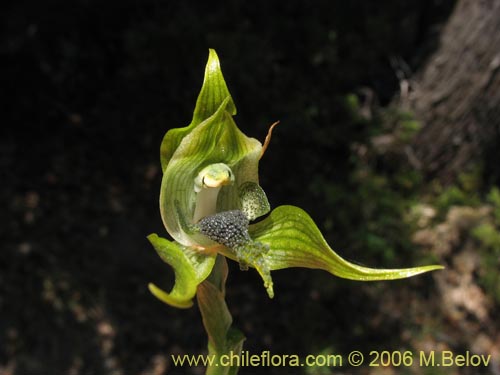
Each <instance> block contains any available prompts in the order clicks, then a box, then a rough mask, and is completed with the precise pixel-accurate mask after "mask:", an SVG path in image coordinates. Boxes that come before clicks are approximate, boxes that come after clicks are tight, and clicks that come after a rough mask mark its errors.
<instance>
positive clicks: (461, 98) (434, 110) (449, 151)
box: [410, 0, 500, 183]
mask: <svg viewBox="0 0 500 375" xmlns="http://www.w3.org/2000/svg"><path fill="white" fill-rule="evenodd" d="M499 71H500V0H459V1H458V3H457V4H456V6H455V9H454V10H453V12H452V14H451V16H450V18H449V19H448V22H447V24H446V26H445V27H444V29H443V30H442V32H441V35H440V43H439V47H438V48H437V50H436V51H435V52H434V53H433V54H432V55H431V56H430V58H429V59H428V60H427V63H426V64H425V65H424V67H423V69H422V70H421V71H420V72H419V73H417V79H416V85H415V91H414V92H413V95H411V97H410V106H411V108H412V109H413V110H414V112H415V114H416V116H417V119H419V120H420V121H421V122H422V124H423V128H422V130H421V131H420V132H419V134H417V136H416V137H415V139H414V142H413V145H412V146H413V150H414V152H415V155H416V157H417V158H418V160H419V161H420V163H421V166H422V169H423V170H424V172H425V173H426V174H427V176H429V177H437V178H439V179H440V180H441V181H442V182H444V183H449V182H451V181H453V180H454V178H455V177H456V176H457V174H458V173H460V172H461V171H463V170H464V168H467V166H468V165H469V164H472V163H478V162H483V161H486V162H487V160H491V157H492V156H493V157H497V161H495V162H494V164H499V162H500V159H498V156H499V155H500V153H499V151H498V149H499V147H498V146H499V145H500V142H499V138H500V137H499V134H500V73H499Z"/></svg>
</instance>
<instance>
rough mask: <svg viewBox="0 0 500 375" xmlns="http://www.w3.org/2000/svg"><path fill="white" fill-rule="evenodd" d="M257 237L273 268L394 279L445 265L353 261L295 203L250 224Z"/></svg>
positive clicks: (252, 234)
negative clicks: (392, 266)
mask: <svg viewBox="0 0 500 375" xmlns="http://www.w3.org/2000/svg"><path fill="white" fill-rule="evenodd" d="M250 235H251V237H252V239H253V240H254V241H259V242H262V243H264V244H267V245H268V246H269V247H270V250H269V252H268V253H267V256H266V258H267V262H268V266H269V268H270V269H271V270H278V269H283V268H289V267H305V268H317V269H323V270H325V271H328V272H330V273H331V274H333V275H335V276H339V277H342V278H345V279H351V280H361V281H372V280H394V279H401V278H406V277H411V276H415V275H418V274H420V273H424V272H428V271H433V270H438V269H442V268H444V267H442V266H439V265H430V266H422V267H414V268H403V269H375V268H368V267H363V266H359V265H356V264H353V263H351V262H349V261H347V260H345V259H343V258H342V257H340V256H339V255H338V254H337V253H335V252H334V251H333V250H332V249H331V248H330V246H329V245H328V243H327V242H326V241H325V239H324V238H323V235H322V234H321V232H320V230H319V229H318V227H317V226H316V224H315V223H314V221H313V220H312V219H311V217H310V216H309V215H308V214H307V213H306V212H305V211H303V210H302V209H300V208H298V207H295V206H280V207H277V208H276V209H275V210H273V211H272V212H271V214H270V215H269V216H268V217H267V218H266V219H265V220H263V221H261V222H259V223H257V224H254V225H251V226H250Z"/></svg>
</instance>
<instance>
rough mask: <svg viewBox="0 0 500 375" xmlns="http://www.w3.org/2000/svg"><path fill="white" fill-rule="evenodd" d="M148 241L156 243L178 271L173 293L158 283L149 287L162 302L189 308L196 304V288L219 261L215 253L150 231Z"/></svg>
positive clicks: (164, 257)
mask: <svg viewBox="0 0 500 375" xmlns="http://www.w3.org/2000/svg"><path fill="white" fill-rule="evenodd" d="M148 240H149V241H150V242H151V244H152V245H153V246H154V248H155V250H156V251H157V252H158V255H160V257H161V258H162V259H163V260H164V261H165V262H166V263H168V264H169V265H170V266H172V268H173V269H174V272H175V284H174V287H173V288H172V290H171V291H170V293H167V292H164V291H163V290H161V289H160V288H158V287H157V286H156V285H154V284H152V283H150V284H149V285H148V287H149V290H150V291H151V293H153V295H154V296H155V297H157V298H158V299H159V300H160V301H162V302H165V303H167V304H169V305H171V306H174V307H179V308H188V307H191V306H192V305H193V301H192V299H193V297H194V296H195V294H196V288H197V287H198V285H199V284H200V283H201V282H202V281H203V280H205V279H206V278H207V277H208V275H209V274H210V271H211V270H212V268H213V266H214V263H215V255H209V254H204V253H201V252H200V251H195V250H192V249H189V248H186V247H184V246H181V245H179V244H178V243H176V242H171V241H168V240H166V239H164V238H161V237H158V235H156V234H150V235H149V236H148Z"/></svg>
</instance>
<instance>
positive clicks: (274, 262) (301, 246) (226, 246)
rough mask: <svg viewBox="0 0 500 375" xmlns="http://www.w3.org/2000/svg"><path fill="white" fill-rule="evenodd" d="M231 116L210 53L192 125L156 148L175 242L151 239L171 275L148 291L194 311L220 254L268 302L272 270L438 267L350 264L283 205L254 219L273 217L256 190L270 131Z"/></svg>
mask: <svg viewBox="0 0 500 375" xmlns="http://www.w3.org/2000/svg"><path fill="white" fill-rule="evenodd" d="M235 114H236V107H235V105H234V103H233V100H232V98H231V95H230V94H229V91H228V88H227V86H226V83H225V81H224V77H223V75H222V72H221V69H220V63H219V59H218V57H217V54H216V53H215V51H214V50H210V52H209V57H208V63H207V66H206V70H205V79H204V82H203V86H202V89H201V92H200V94H199V97H198V100H197V102H196V107H195V110H194V114H193V119H192V121H191V123H190V124H189V125H188V126H187V127H183V128H177V129H171V130H169V131H168V132H167V134H166V135H165V137H164V139H163V142H162V144H161V150H160V153H161V165H162V170H163V180H162V183H161V192H160V212H161V217H162V220H163V222H164V224H165V227H166V229H167V232H168V233H169V234H170V236H171V237H172V238H173V241H169V240H167V239H164V238H161V237H159V236H157V235H156V234H151V235H150V236H148V239H149V241H150V242H151V243H152V245H153V246H154V248H155V249H156V251H157V252H158V254H159V255H160V257H161V258H162V259H163V260H164V261H165V262H166V263H168V264H169V265H170V266H172V268H173V270H174V272H175V284H174V286H173V288H172V290H171V291H170V292H169V293H167V292H165V291H163V290H161V289H160V288H158V287H157V286H155V285H154V284H149V289H150V291H151V292H152V293H153V294H154V295H155V296H156V297H157V298H159V299H160V300H161V301H163V302H165V303H167V304H169V305H172V306H175V307H179V308H188V307H190V306H192V304H193V298H194V297H195V295H196V293H197V290H199V288H200V285H201V284H202V283H203V282H204V280H206V279H207V277H208V276H209V275H210V273H211V271H212V269H213V268H214V265H215V264H216V257H217V256H218V254H221V255H223V256H225V257H226V258H229V259H232V260H235V261H237V262H239V264H240V268H241V269H242V270H246V269H248V268H254V269H255V270H257V272H258V273H259V274H260V276H261V277H262V279H263V282H264V287H265V289H266V290H267V293H268V295H269V297H271V298H272V297H273V296H274V289H273V282H272V278H271V271H274V270H278V269H283V268H288V267H306V268H314V269H322V270H325V271H328V272H330V273H331V274H333V275H336V276H339V277H342V278H347V279H352V280H361V281H369V280H392V279H399V278H405V277H410V276H414V275H417V274H420V273H423V272H427V271H432V270H437V269H441V268H442V267H441V266H438V265H430V266H424V267H415V268H405V269H373V268H367V267H362V266H359V265H356V264H353V263H351V262H348V261H347V260H345V259H343V258H342V257H340V256H339V255H338V254H337V253H335V252H334V251H333V250H332V249H331V248H330V246H329V245H328V243H327V242H326V241H325V239H324V238H323V236H322V234H321V232H320V230H319V229H318V227H317V226H316V224H315V223H314V221H313V220H312V219H311V217H310V216H309V215H308V214H307V213H306V212H304V211H303V210H301V209H300V208H298V207H294V206H280V207H277V208H276V209H274V210H273V211H272V212H271V213H270V214H269V215H268V216H267V217H266V218H265V219H263V220H261V221H258V220H256V219H259V218H260V217H262V216H264V215H266V214H268V213H269V212H270V205H269V202H268V200H267V198H266V195H265V193H264V190H263V189H262V188H261V187H260V185H259V177H258V164H259V160H260V158H261V156H262V155H263V153H264V151H265V149H266V148H267V145H268V143H269V140H270V137H271V131H272V127H271V129H270V131H269V134H268V137H266V140H265V142H264V145H263V144H262V143H261V142H259V141H258V140H256V139H254V138H249V137H247V136H246V135H245V134H243V133H242V132H241V131H240V130H239V129H238V127H237V126H236V124H235V122H234V120H233V116H234V115H235ZM210 285H212V284H210ZM204 288H205V289H207V287H206V285H205V287H204ZM219 289H220V288H219ZM221 290H222V289H220V293H222V295H223V291H221Z"/></svg>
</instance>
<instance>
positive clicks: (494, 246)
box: [0, 0, 500, 375]
mask: <svg viewBox="0 0 500 375" xmlns="http://www.w3.org/2000/svg"><path fill="white" fill-rule="evenodd" d="M479 3H480V4H479ZM498 3H499V2H498V1H484V2H471V1H466V0H464V1H458V5H457V2H456V1H452V0H426V1H421V0H412V1H405V2H401V1H392V0H385V1H377V2H370V1H360V0H356V1H341V0H338V1H337V0H334V1H332V0H329V1H326V0H325V1H310V2H307V1H296V0H293V1H288V2H268V1H260V0H257V1H253V2H244V1H232V2H230V1H225V2H221V3H218V4H215V3H211V2H200V3H199V4H196V5H195V4H194V2H187V1H186V2H173V1H161V0H145V1H137V0H135V1H133V0H123V1H121V2H102V1H93V0H79V1H77V0H76V1H60V0H47V1H43V2H41V1H17V2H12V1H11V2H9V1H6V2H2V4H1V5H0V9H1V11H0V17H1V26H0V27H1V41H0V61H1V62H0V66H1V69H0V82H1V88H2V100H1V101H0V103H1V105H0V108H1V109H2V111H1V118H2V119H1V124H2V125H1V127H0V128H1V130H0V171H1V176H2V184H1V186H0V202H1V211H0V224H1V225H0V238H1V242H0V243H1V258H0V374H2V375H8V374H9V375H10V374H15V375H24V374H71V375H73V374H92V375H93V374H96V375H98V374H145V375H151V374H157V375H160V374H166V373H168V374H201V373H203V369H202V368H187V367H186V368H182V369H176V368H174V367H173V365H172V363H171V360H170V354H172V353H189V354H197V353H204V352H205V351H206V337H205V333H204V331H203V327H202V323H201V318H200V316H199V312H198V310H197V308H196V307H195V308H192V309H189V310H177V309H174V308H171V307H168V306H165V305H163V304H161V303H160V302H158V301H157V300H156V299H155V298H154V297H153V296H151V295H150V294H149V292H148V291H147V288H146V286H147V283H148V282H150V281H153V282H155V283H156V284H157V285H160V286H162V287H163V288H164V289H166V290H168V289H169V288H170V287H171V285H172V284H173V272H172V270H171V269H170V268H169V267H168V266H167V265H165V264H164V263H163V262H162V261H161V260H160V258H159V257H158V256H157V254H156V253H155V251H154V250H153V248H152V247H151V246H150V245H149V243H148V242H147V240H146V238H145V237H146V235H148V234H149V233H152V232H156V233H158V234H160V235H166V233H165V230H164V228H163V227H162V224H161V219H160V216H159V210H158V194H159V187H160V180H161V169H160V164H159V146H160V142H161V140H162V137H163V135H164V133H165V132H166V131H167V130H168V129H170V128H172V127H180V126H185V125H187V124H188V123H189V122H190V119H191V115H192V110H193V109H194V104H195V101H196V97H197V94H198V91H199V89H200V87H201V83H202V79H203V71H204V65H205V63H206V59H207V56H208V48H214V49H216V51H217V52H218V54H219V57H220V59H221V64H222V69H223V72H224V75H225V78H226V81H227V83H228V86H229V89H230V91H231V93H232V95H233V98H234V100H235V102H236V105H237V108H238V114H237V116H236V118H235V119H236V123H237V124H238V125H239V126H240V128H241V129H242V130H243V131H244V132H245V133H246V134H248V135H250V136H253V137H255V138H258V139H260V140H263V139H264V137H265V135H266V132H267V128H268V126H269V125H270V124H271V123H273V122H274V121H276V120H280V121H281V124H280V125H279V127H278V128H276V129H275V132H274V136H273V140H272V143H271V145H270V148H269V149H268V151H267V153H266V155H265V157H264V158H263V159H262V161H261V167H260V176H261V185H262V186H263V188H264V189H265V191H266V192H267V194H268V196H269V200H270V202H271V204H272V206H273V207H276V206H278V205H281V204H294V205H297V206H300V207H302V208H304V209H305V210H306V211H308V212H309V213H310V215H311V216H312V217H313V218H314V220H315V221H316V222H317V224H318V226H319V227H320V228H321V230H322V231H323V232H324V234H325V237H326V238H327V239H328V241H329V243H330V244H331V245H332V247H333V248H334V249H336V250H337V251H338V252H339V254H341V255H342V256H344V257H346V258H347V259H350V260H352V261H355V262H359V263H361V264H365V265H369V266H374V267H387V268H388V267H402V266H413V265H420V264H426V263H430V262H439V263H442V264H445V265H447V266H448V268H447V270H446V271H442V272H440V273H439V274H438V273H435V274H426V275H423V276H419V277H416V278H413V279H409V280H401V281H394V282H377V283H367V284H363V283H359V282H352V281H346V280H341V279H338V278H335V277H333V276H331V275H329V274H327V273H325V272H322V271H315V270H305V269H289V270H284V271H279V272H274V273H273V278H274V281H275V291H276V297H275V298H274V299H273V300H269V299H268V298H267V295H266V293H265V290H264V289H263V288H262V285H261V284H262V283H261V280H260V279H259V277H258V275H257V273H256V272H252V271H250V272H240V271H239V269H238V266H237V265H234V264H230V275H229V280H228V304H229V307H230V309H231V312H232V314H233V316H234V319H235V325H236V326H237V327H240V328H241V330H242V331H243V332H244V333H245V335H246V336H247V341H246V343H245V349H248V350H249V351H250V352H252V353H260V352H261V351H263V350H270V351H271V352H272V353H274V354H279V353H282V354H295V353H296V354H299V355H306V354H310V353H312V354H317V353H326V354H328V353H348V352H349V351H351V350H361V351H364V352H366V353H368V351H369V350H414V351H416V350H425V351H430V350H444V349H448V350H454V351H457V352H460V351H465V350H472V351H474V352H477V353H492V354H496V355H497V357H496V358H497V359H496V362H494V364H493V365H492V366H490V367H489V368H487V369H480V370H481V371H483V372H484V373H488V374H489V373H495V374H498V373H499V372H498V371H499V370H498V351H499V347H500V337H499V333H498V332H499V330H498V323H496V322H495V320H494V319H493V318H494V316H493V315H492V311H494V310H495V309H496V308H497V307H498V304H499V302H500V295H499V293H498V290H497V285H498V281H499V278H498V267H499V260H498V259H499V256H500V235H499V234H498V225H499V224H500V223H499V221H500V214H499V212H500V194H499V193H498V190H497V189H496V188H495V185H497V184H498V182H499V179H498V175H499V174H498V171H497V169H496V168H497V166H496V164H497V161H498V158H497V157H498V148H497V147H496V146H497V145H498V143H495V142H498V133H499V130H498V129H499V125H498V118H499V117H500V116H497V115H498V109H497V108H498V106H496V105H495V102H493V100H497V99H498V94H495V93H497V92H498V91H500V90H496V89H498V88H499V86H498V76H499V75H498V74H497V72H498V66H499V65H500V56H498V61H497V60H495V58H496V55H495V53H497V52H498V50H500V48H496V46H499V44H498V37H496V36H495V35H500V33H495V31H496V30H498V22H500V21H498V20H499V19H500V17H496V16H494V15H497V16H498V15H499V14H500V13H499V9H498V8H499V7H498ZM489 14H491V15H492V16H491V17H490V18H488V16H485V15H489ZM454 17H455V18H454ZM464 17H465V20H466V22H461V20H462V21H464ZM495 17H496V18H495ZM457 24H459V25H460V27H458V26H457V27H455V26H454V25H457ZM467 30H469V31H468V32H467ZM470 30H479V31H478V32H477V33H476V34H478V35H479V36H477V38H476V39H473V38H472V36H471V35H473V33H471V32H470ZM466 37H467V38H469V39H467V41H466V42H462V39H463V38H466ZM461 38H462V39H461ZM479 41H480V42H479ZM476 45H477V46H478V47H477V48H479V52H477V51H476V50H475V48H476V47H475V46H476ZM461 48H467V51H469V52H468V53H469V55H471V56H472V57H471V59H469V60H470V61H469V60H467V58H466V57H467V56H469V55H467V54H466V55H464V53H463V50H462V49H461ZM481 48H482V49H481ZM476 52H477V53H476ZM443 56H444V57H443ZM464 56H465V57H464ZM490 57H491V58H490ZM495 64H497V65H495ZM467 67H469V68H467ZM470 69H477V70H479V72H475V73H476V75H471V74H470ZM436 72H437V73H436ZM481 74H482V75H481ZM471 76H472V77H474V80H475V81H474V82H478V81H480V83H481V84H477V85H474V82H472V81H470V79H471V78H470V77H471ZM440 77H441V78H443V79H440ZM454 80H456V83H455V81H454ZM483 81H484V82H483ZM450 82H454V83H453V85H452V86H451V87H447V86H446V84H447V83H448V84H449V83H450ZM473 88H474V90H475V91H474V92H473V95H472V94H470V93H472V90H473ZM494 89H495V91H492V90H494ZM460 90H462V91H460ZM488 90H490V91H491V92H493V93H494V94H492V95H489V94H488V95H487V93H488ZM469 94H470V95H469ZM495 95H496V96H495ZM455 97H456V98H458V99H457V100H465V99H464V98H468V97H472V98H471V99H470V101H471V102H467V103H468V105H469V107H466V105H465V104H463V103H462V102H458V104H455V103H456V102H454V101H453V100H452V99H450V98H455ZM492 98H493V99H492ZM481 100H482V101H481ZM484 103H486V104H484ZM496 103H500V100H498V102H496ZM444 105H446V106H447V107H445V108H444V109H442V108H441V107H442V106H444ZM481 105H482V107H481ZM440 106H441V107H440ZM457 108H465V109H466V110H464V112H465V113H466V114H467V115H468V116H469V115H470V116H472V120H470V116H469V117H467V116H465V115H463V113H458V114H455V112H456V111H457ZM433 111H434V112H433ZM454 111H455V112H454ZM492 111H493V112H492ZM495 111H496V112H495ZM440 116H441V117H440ZM443 118H444V120H443ZM473 120H474V121H476V122H474V121H473ZM483 123H488V124H489V125H488V126H489V127H488V128H487V127H486V126H485V127H484V128H482V127H481V124H483ZM436 124H437V125H436ZM462 124H463V125H462ZM474 124H475V125H474ZM474 126H475V127H474ZM482 129H484V131H483V130H482ZM486 129H489V130H488V131H486ZM443 132H444V134H443ZM483 134H485V135H484V136H482V135H483ZM462 135H463V136H462ZM479 135H481V136H479ZM456 137H458V138H456ZM457 139H458V140H457ZM434 140H435V142H434ZM485 140H488V142H486V143H485ZM462 146H463V147H462ZM445 150H446V152H445ZM464 153H465V154H464ZM452 166H453V168H452ZM291 370H293V369H283V368H281V369H280V368H261V369H258V368H256V369H248V368H246V369H245V368H244V369H242V370H241V372H240V373H241V374H242V375H245V374H254V373H255V374H285V373H287V374H289V373H293V372H292V371H291ZM300 370H301V371H297V372H296V373H298V374H334V373H338V371H340V370H339V369H332V368H330V369H328V368H322V369H320V368H316V369H307V370H306V369H304V368H301V369H300ZM347 370H348V371H350V370H351V369H347ZM448 370H450V371H451V372H446V373H453V371H455V373H471V374H472V373H477V371H478V370H477V369H470V368H469V369H467V368H465V369H464V368H462V369H459V368H456V369H448ZM391 371H396V372H399V369H390V368H386V369H378V372H377V373H382V374H386V373H387V374H392V373H394V372H391ZM405 371H407V372H408V373H417V374H420V373H431V372H425V371H424V369H422V368H418V367H415V368H412V369H405ZM433 371H434V370H433ZM495 371H496V372H495ZM359 372H360V373H375V372H371V370H370V369H369V368H368V367H364V368H361V369H360V370H359ZM432 373H433V374H434V373H438V372H432ZM443 373H444V372H443Z"/></svg>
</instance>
